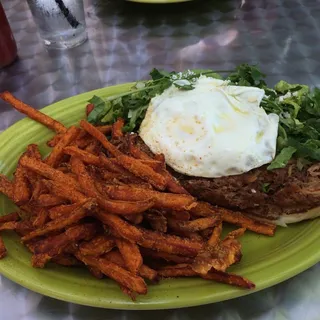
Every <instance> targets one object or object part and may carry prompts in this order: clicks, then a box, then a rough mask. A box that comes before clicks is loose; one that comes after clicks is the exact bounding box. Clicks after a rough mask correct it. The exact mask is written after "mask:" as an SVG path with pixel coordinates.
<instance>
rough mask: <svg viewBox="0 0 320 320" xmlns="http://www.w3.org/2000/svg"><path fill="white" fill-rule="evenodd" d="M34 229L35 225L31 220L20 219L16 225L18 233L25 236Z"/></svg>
mask: <svg viewBox="0 0 320 320" xmlns="http://www.w3.org/2000/svg"><path fill="white" fill-rule="evenodd" d="M33 230H34V227H33V225H32V222H31V221H30V220H23V221H19V222H18V223H17V225H16V229H15V231H16V233H17V234H18V235H19V236H20V237H23V236H25V235H26V234H28V233H30V232H31V231H33Z"/></svg>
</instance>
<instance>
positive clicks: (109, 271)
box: [76, 252, 147, 294]
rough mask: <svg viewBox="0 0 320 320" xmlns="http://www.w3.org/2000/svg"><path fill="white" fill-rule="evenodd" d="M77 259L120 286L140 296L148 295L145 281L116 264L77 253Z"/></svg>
mask: <svg viewBox="0 0 320 320" xmlns="http://www.w3.org/2000/svg"><path fill="white" fill-rule="evenodd" d="M76 257H77V258H78V259H79V260H81V261H82V262H83V263H84V264H86V265H88V266H90V267H95V268H97V269H99V270H100V271H101V272H102V273H104V274H105V275H106V276H107V277H109V278H111V279H113V280H115V281H116V282H118V283H119V284H121V285H123V286H125V287H127V288H129V289H130V290H132V291H134V292H137V293H139V294H146V293H147V285H146V284H145V282H144V280H143V279H142V278H141V277H139V276H136V275H133V274H132V273H130V272H129V271H127V270H125V269H124V268H121V267H120V266H118V265H117V264H115V263H112V262H111V261H108V260H107V259H103V258H95V257H92V256H84V255H81V254H80V253H79V252H78V253H76Z"/></svg>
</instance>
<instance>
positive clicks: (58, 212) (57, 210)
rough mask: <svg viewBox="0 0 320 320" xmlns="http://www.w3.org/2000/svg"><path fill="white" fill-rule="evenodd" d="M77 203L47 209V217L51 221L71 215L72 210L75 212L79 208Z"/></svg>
mask: <svg viewBox="0 0 320 320" xmlns="http://www.w3.org/2000/svg"><path fill="white" fill-rule="evenodd" d="M79 205H80V204H79V203H74V204H63V205H60V206H56V207H54V208H51V209H49V211H48V215H49V217H50V219H51V220H55V219H58V218H60V217H66V216H68V215H69V214H70V213H72V212H73V211H74V210H76V209H77V208H78V207H79Z"/></svg>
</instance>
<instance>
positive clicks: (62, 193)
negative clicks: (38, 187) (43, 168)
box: [43, 181, 88, 203]
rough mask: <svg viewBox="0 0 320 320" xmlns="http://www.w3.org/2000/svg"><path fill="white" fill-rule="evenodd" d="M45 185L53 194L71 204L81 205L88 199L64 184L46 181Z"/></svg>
mask: <svg viewBox="0 0 320 320" xmlns="http://www.w3.org/2000/svg"><path fill="white" fill-rule="evenodd" d="M43 183H44V184H45V186H46V187H47V188H48V189H49V190H50V192H51V193H53V194H54V195H56V196H58V197H61V198H64V199H66V200H69V201H71V202H74V203H79V202H83V201H85V200H87V199H88V198H87V197H86V196H85V195H84V194H83V193H81V192H79V191H77V190H74V189H72V188H70V187H69V186H66V185H64V184H63V183H60V182H57V181H44V182H43Z"/></svg>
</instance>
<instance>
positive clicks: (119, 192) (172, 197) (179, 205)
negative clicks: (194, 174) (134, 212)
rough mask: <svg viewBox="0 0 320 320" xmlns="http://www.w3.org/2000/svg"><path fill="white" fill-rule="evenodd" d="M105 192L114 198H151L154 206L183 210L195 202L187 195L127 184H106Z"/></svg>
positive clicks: (131, 199) (135, 199)
mask: <svg viewBox="0 0 320 320" xmlns="http://www.w3.org/2000/svg"><path fill="white" fill-rule="evenodd" d="M104 190H105V192H106V194H107V195H108V196H109V197H111V198H113V199H116V200H127V201H139V200H141V199H147V198H153V199H154V201H155V203H154V208H161V209H172V210H185V209H188V208H190V206H191V205H192V204H193V203H194V202H195V199H194V198H193V197H191V196H189V195H184V194H172V193H164V192H157V191H153V190H149V189H146V188H133V187H128V186H117V185H106V186H105V188H104Z"/></svg>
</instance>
